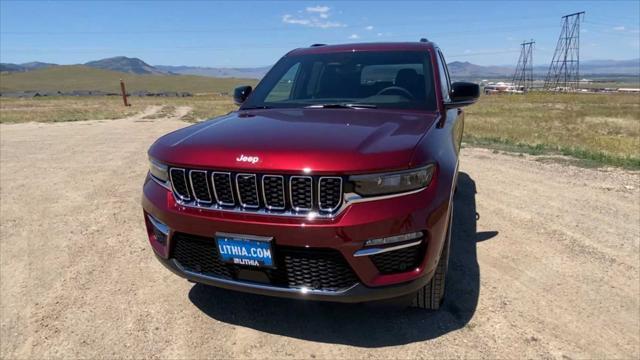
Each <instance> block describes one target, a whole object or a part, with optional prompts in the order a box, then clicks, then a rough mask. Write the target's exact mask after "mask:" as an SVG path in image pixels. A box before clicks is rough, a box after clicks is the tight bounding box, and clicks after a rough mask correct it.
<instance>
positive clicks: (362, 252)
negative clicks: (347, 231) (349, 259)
mask: <svg viewBox="0 0 640 360" xmlns="http://www.w3.org/2000/svg"><path fill="white" fill-rule="evenodd" d="M421 243H422V239H420V240H418V241H414V242H410V243H406V244H400V245H395V246H389V247H384V248H380V247H378V248H364V249H360V250H358V251H356V252H355V253H353V256H354V257H361V256H371V255H377V254H384V253H386V252H389V251H394V250H400V249H405V248H408V247H413V246H418V245H420V244H421Z"/></svg>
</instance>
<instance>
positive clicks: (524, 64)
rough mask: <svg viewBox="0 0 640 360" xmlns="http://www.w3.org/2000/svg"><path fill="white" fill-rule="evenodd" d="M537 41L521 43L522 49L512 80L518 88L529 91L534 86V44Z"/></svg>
mask: <svg viewBox="0 0 640 360" xmlns="http://www.w3.org/2000/svg"><path fill="white" fill-rule="evenodd" d="M535 43H536V42H535V41H533V40H531V41H529V42H523V43H522V44H520V46H522V49H521V50H520V57H519V58H518V65H516V72H515V73H514V74H513V81H512V82H513V85H514V86H515V87H516V89H517V90H520V89H522V90H523V91H528V90H529V89H531V88H532V87H533V44H535Z"/></svg>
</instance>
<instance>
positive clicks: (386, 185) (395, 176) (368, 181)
mask: <svg viewBox="0 0 640 360" xmlns="http://www.w3.org/2000/svg"><path fill="white" fill-rule="evenodd" d="M434 169H435V166H434V165H432V164H431V165H427V166H424V167H421V168H417V169H412V170H406V171H398V172H393V173H384V174H367V175H354V176H350V177H349V181H351V182H353V184H354V191H355V193H356V194H358V195H361V196H375V195H389V194H397V193H403V192H408V191H412V190H418V189H422V188H425V187H427V186H428V185H429V183H430V182H431V178H432V176H433V171H434Z"/></svg>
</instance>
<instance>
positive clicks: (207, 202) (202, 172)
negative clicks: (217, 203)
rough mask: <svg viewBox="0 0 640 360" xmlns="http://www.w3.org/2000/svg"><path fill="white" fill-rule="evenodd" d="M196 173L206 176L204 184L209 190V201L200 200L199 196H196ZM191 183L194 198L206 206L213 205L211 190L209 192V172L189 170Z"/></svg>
mask: <svg viewBox="0 0 640 360" xmlns="http://www.w3.org/2000/svg"><path fill="white" fill-rule="evenodd" d="M194 173H201V174H204V182H205V186H206V188H207V194H209V200H203V199H199V198H198V195H197V194H196V191H195V186H193V174H194ZM189 183H190V184H191V193H192V194H193V198H194V199H196V201H197V202H201V203H204V204H211V203H212V202H213V199H212V197H211V190H209V180H208V179H207V172H206V171H204V170H189Z"/></svg>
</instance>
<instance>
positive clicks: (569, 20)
mask: <svg viewBox="0 0 640 360" xmlns="http://www.w3.org/2000/svg"><path fill="white" fill-rule="evenodd" d="M583 17H584V11H581V12H577V13H573V14H569V15H565V16H563V17H562V31H561V32H560V38H559V39H558V44H557V45H556V51H555V53H554V54H553V59H552V60H551V65H550V66H549V72H548V73H547V77H546V78H545V80H544V88H545V89H546V90H549V89H551V90H558V89H559V88H560V89H561V90H564V91H571V90H576V89H578V87H579V85H580V21H581V20H582V18H583Z"/></svg>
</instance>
